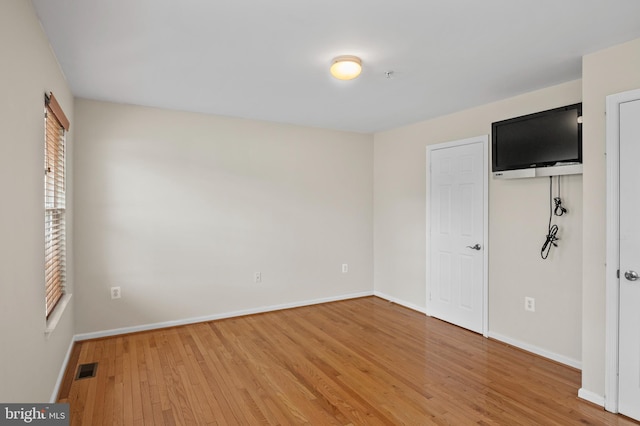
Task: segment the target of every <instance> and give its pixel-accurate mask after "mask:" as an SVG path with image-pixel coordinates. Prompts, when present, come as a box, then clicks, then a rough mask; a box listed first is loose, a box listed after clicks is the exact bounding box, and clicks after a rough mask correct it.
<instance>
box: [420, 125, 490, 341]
mask: <svg viewBox="0 0 640 426" xmlns="http://www.w3.org/2000/svg"><path fill="white" fill-rule="evenodd" d="M487 143H488V137H487V136H482V137H478V138H472V139H466V140H463V141H457V142H450V143H446V144H439V145H434V146H429V147H428V148H427V161H428V170H429V173H428V174H429V179H428V186H427V192H428V194H427V212H428V219H427V224H428V228H427V229H428V231H427V256H428V261H427V265H428V270H427V314H428V315H431V316H434V317H437V318H440V319H442V320H444V321H447V322H450V323H452V324H456V325H458V326H461V327H464V328H467V329H469V330H473V331H475V332H477V333H483V334H485V335H486V334H487V330H486V259H487V256H486V228H487V182H488V179H487V176H488V173H487V171H488V169H487V167H488V154H487V152H488V150H487Z"/></svg>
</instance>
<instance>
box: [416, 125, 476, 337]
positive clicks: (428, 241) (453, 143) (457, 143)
mask: <svg viewBox="0 0 640 426" xmlns="http://www.w3.org/2000/svg"><path fill="white" fill-rule="evenodd" d="M476 143H479V144H481V145H482V191H483V197H482V198H483V206H482V209H483V216H484V220H483V224H482V227H483V231H482V232H483V235H482V241H481V244H482V248H483V250H482V257H483V259H482V267H483V271H482V272H483V274H482V275H483V276H482V335H483V336H484V337H489V285H488V283H489V135H480V136H475V137H472V138H467V139H461V140H456V141H451V142H443V143H438V144H433V145H427V167H426V169H427V173H426V175H427V176H426V183H427V185H426V186H427V188H426V194H427V197H426V218H427V227H426V245H427V251H426V254H427V259H426V260H427V262H426V266H427V269H426V290H427V291H426V301H425V306H426V309H425V313H426V314H427V315H428V316H431V313H430V310H429V291H430V288H431V283H430V278H429V277H430V271H431V238H430V235H431V218H430V215H429V206H430V204H431V186H430V184H431V163H430V161H431V152H432V151H435V150H439V149H447V148H455V147H458V146H464V145H471V144H476Z"/></svg>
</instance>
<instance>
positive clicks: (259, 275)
mask: <svg viewBox="0 0 640 426" xmlns="http://www.w3.org/2000/svg"><path fill="white" fill-rule="evenodd" d="M253 281H254V282H256V283H261V282H262V272H254V273H253Z"/></svg>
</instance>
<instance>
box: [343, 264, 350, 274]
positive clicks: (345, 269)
mask: <svg viewBox="0 0 640 426" xmlns="http://www.w3.org/2000/svg"><path fill="white" fill-rule="evenodd" d="M347 272H349V264H347V263H343V264H342V273H343V274H346V273H347Z"/></svg>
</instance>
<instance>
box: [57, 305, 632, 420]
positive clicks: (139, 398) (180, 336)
mask: <svg viewBox="0 0 640 426" xmlns="http://www.w3.org/2000/svg"><path fill="white" fill-rule="evenodd" d="M89 362H98V369H97V375H96V377H94V378H88V379H81V380H75V381H74V380H72V379H73V375H74V373H75V371H76V369H77V365H78V364H84V363H89ZM579 386H580V372H579V371H577V370H574V369H572V368H569V367H566V366H563V365H560V364H557V363H554V362H552V361H549V360H546V359H544V358H541V357H538V356H536V355H532V354H529V353H527V352H524V351H520V350H518V349H515V348H512V347H509V346H507V345H505V344H502V343H500V342H496V341H492V340H488V339H485V338H484V337H482V336H480V335H477V334H474V333H472V332H469V331H466V330H463V329H460V328H458V327H455V326H453V325H450V324H447V323H445V322H442V321H439V320H436V319H433V318H429V317H426V316H425V315H423V314H421V313H418V312H414V311H411V310H409V309H406V308H403V307H401V306H398V305H395V304H392V303H389V302H387V301H384V300H382V299H379V298H376V297H366V298H361V299H354V300H348V301H342V302H334V303H327V304H323V305H315V306H310V307H304V308H297V309H290V310H285V311H278V312H271V313H265V314H258V315H251V316H245V317H239V318H231V319H225V320H219V321H211V322H206V323H199V324H193V325H188V326H183V327H175V328H168V329H162V330H156V331H149V332H143V333H136V334H130V335H125V336H117V337H112V338H106V339H99V340H92V341H85V342H80V343H78V344H77V345H76V346H75V348H74V351H73V355H72V357H71V361H70V363H69V368H68V371H67V375H66V377H65V380H64V382H63V385H62V388H61V391H60V395H59V401H61V402H69V403H70V404H71V424H73V425H80V424H83V425H100V424H105V425H114V424H127V425H138V424H140V425H143V424H156V425H163V424H166V425H172V424H183V425H258V424H272V425H289V424H310V425H350V424H352V425H381V424H385V425H400V424H407V425H428V424H438V425H445V424H450V425H465V424H482V425H488V424H500V425H532V424H539V425H554V424H559V425H571V424H594V425H595V424H598V425H603V424H610V425H632V424H636V423H635V422H633V421H631V420H629V419H627V418H625V417H622V416H616V415H613V414H610V413H607V412H605V411H604V410H603V409H602V408H601V407H597V406H595V405H592V404H589V403H587V402H585V401H582V400H580V399H578V397H577V393H578V388H579Z"/></svg>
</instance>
